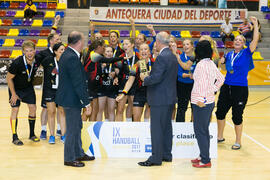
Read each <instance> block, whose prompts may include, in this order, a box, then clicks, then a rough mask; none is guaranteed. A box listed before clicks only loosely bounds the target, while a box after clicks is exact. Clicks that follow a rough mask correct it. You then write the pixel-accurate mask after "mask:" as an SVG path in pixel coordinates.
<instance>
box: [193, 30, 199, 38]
mask: <svg viewBox="0 0 270 180" xmlns="http://www.w3.org/2000/svg"><path fill="white" fill-rule="evenodd" d="M191 36H192V38H200V37H201V32H200V31H192V32H191Z"/></svg>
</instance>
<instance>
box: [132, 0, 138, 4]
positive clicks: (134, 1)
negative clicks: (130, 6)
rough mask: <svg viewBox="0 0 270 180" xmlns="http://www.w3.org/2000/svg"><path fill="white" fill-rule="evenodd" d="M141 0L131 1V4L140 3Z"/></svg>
mask: <svg viewBox="0 0 270 180" xmlns="http://www.w3.org/2000/svg"><path fill="white" fill-rule="evenodd" d="M139 2H140V1H139V0H130V3H139Z"/></svg>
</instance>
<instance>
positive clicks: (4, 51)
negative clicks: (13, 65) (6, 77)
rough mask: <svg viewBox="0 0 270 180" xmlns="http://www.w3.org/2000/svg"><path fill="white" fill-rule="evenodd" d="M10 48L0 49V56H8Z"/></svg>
mask: <svg viewBox="0 0 270 180" xmlns="http://www.w3.org/2000/svg"><path fill="white" fill-rule="evenodd" d="M9 56H10V50H1V51H0V58H9Z"/></svg>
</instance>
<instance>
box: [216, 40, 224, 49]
mask: <svg viewBox="0 0 270 180" xmlns="http://www.w3.org/2000/svg"><path fill="white" fill-rule="evenodd" d="M224 47H225V45H224V43H223V42H222V41H217V48H224Z"/></svg>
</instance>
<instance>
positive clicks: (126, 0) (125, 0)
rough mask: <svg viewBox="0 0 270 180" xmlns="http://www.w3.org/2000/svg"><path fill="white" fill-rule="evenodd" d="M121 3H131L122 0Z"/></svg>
mask: <svg viewBox="0 0 270 180" xmlns="http://www.w3.org/2000/svg"><path fill="white" fill-rule="evenodd" d="M120 3H129V0H120Z"/></svg>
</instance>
